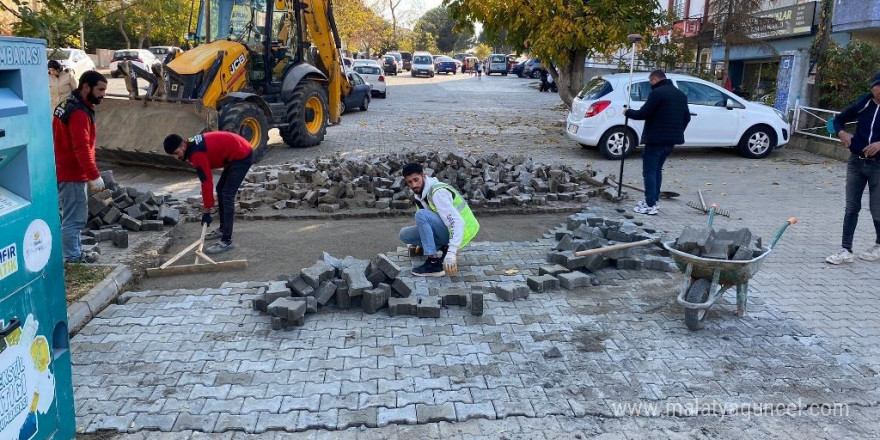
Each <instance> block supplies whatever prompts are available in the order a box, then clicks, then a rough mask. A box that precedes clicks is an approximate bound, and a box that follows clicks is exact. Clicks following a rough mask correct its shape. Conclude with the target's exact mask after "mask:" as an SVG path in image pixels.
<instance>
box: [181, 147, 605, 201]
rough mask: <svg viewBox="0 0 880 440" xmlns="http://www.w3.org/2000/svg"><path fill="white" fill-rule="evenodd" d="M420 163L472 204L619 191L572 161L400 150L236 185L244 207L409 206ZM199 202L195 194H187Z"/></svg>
mask: <svg viewBox="0 0 880 440" xmlns="http://www.w3.org/2000/svg"><path fill="white" fill-rule="evenodd" d="M410 162H417V163H420V164H423V166H424V167H425V171H426V174H427V175H429V176H433V177H436V178H438V179H440V180H441V181H443V182H446V183H449V184H451V185H452V186H454V187H456V188H457V189H458V190H459V191H461V192H462V194H463V195H464V196H465V197H466V198H467V200H468V203H469V204H470V205H471V206H474V207H487V208H502V207H514V206H516V207H528V206H541V205H547V204H548V203H554V202H576V203H584V202H586V201H587V200H588V199H589V198H590V197H597V196H602V195H604V196H605V197H607V198H613V197H614V196H615V195H616V193H615V192H614V190H613V189H612V188H610V187H608V186H606V184H605V181H606V177H607V176H606V175H604V174H597V173H596V172H595V171H593V170H582V171H576V170H574V169H573V168H571V167H568V166H559V165H543V164H540V163H535V162H534V161H532V160H531V159H529V158H524V157H522V156H511V157H503V156H500V155H498V154H493V155H489V156H483V157H473V156H464V155H460V154H455V153H449V154H439V153H395V154H386V155H376V156H368V157H344V156H342V155H338V154H337V155H333V156H331V157H329V158H322V159H317V160H312V161H307V162H295V163H291V162H287V163H283V164H280V165H263V166H256V167H254V168H253V169H252V170H251V172H250V173H249V174H248V176H247V178H246V183H245V184H244V185H243V186H242V188H241V190H240V191H239V194H238V197H239V207H240V208H242V209H245V210H247V209H256V208H259V207H265V206H272V207H273V208H274V209H278V210H282V209H296V208H316V209H317V210H318V211H319V212H328V213H332V212H336V211H339V210H341V209H345V208H350V207H361V208H375V209H381V210H408V209H411V208H412V206H413V204H412V199H411V197H412V192H411V191H410V190H409V188H408V187H407V186H406V183H405V182H404V178H403V176H401V171H402V169H403V167H404V165H406V164H407V163H410ZM190 202H191V203H193V204H194V205H195V204H198V203H200V201H199V200H198V199H197V198H193V199H192V200H190Z"/></svg>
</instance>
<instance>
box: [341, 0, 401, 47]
mask: <svg viewBox="0 0 880 440" xmlns="http://www.w3.org/2000/svg"><path fill="white" fill-rule="evenodd" d="M333 16H334V18H335V19H336V26H337V28H338V29H339V37H340V38H341V39H342V41H343V42H344V43H345V46H346V47H348V50H349V51H352V52H355V51H358V52H360V51H363V52H369V51H371V50H373V49H376V48H377V47H378V46H379V45H381V44H382V42H384V41H385V40H388V39H390V37H391V25H390V24H389V23H388V22H387V21H385V20H384V19H383V18H382V17H381V16H380V15H379V14H377V13H376V11H375V10H374V9H373V8H370V7H368V6H367V5H366V4H364V0H335V1H334V2H333Z"/></svg>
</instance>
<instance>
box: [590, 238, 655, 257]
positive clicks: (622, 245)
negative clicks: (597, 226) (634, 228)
mask: <svg viewBox="0 0 880 440" xmlns="http://www.w3.org/2000/svg"><path fill="white" fill-rule="evenodd" d="M649 244H653V245H657V246H660V248H661V249H662V248H663V243H661V242H660V238H659V237H658V238H646V239H644V240H639V241H634V242H632V243H620V244H613V245H611V246H603V247H600V248H596V249H587V250H585V251H578V252H575V253H574V256H575V257H585V256H587V255H593V254H604V253H605V252H612V251H620V250H623V249H629V248H634V247H641V246H647V245H649Z"/></svg>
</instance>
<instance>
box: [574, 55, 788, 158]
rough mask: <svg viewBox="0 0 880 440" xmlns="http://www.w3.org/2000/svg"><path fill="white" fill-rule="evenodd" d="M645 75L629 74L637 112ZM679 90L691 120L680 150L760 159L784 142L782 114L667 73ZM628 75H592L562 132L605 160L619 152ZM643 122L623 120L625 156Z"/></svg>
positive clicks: (646, 85)
mask: <svg viewBox="0 0 880 440" xmlns="http://www.w3.org/2000/svg"><path fill="white" fill-rule="evenodd" d="M648 75H649V74H648V73H646V72H643V73H636V74H633V79H632V81H633V82H632V89H631V90H632V91H631V92H630V97H631V100H632V101H631V104H630V105H631V107H632V108H633V109H639V108H641V107H642V105H644V104H645V100H646V99H647V98H648V94H649V93H651V84H650V83H649V82H648ZM666 77H667V78H668V79H670V80H672V82H673V84H675V86H676V87H678V89H679V90H681V91H682V92H684V94H685V96H687V100H688V108H689V109H690V111H691V122H690V123H689V124H688V126H687V129H686V130H685V132H684V144H683V145H682V146H684V147H737V148H738V149H739V152H740V153H741V154H742V155H743V156H745V157H748V158H753V159H760V158H763V157H766V156H767V155H769V154H770V153H771V152H772V151H773V149H774V148H776V147H779V146H782V145H785V144H787V143H788V141H789V140H790V135H791V133H790V129H789V124H788V121H787V120H786V118H785V115H784V114H783V113H782V112H780V111H779V110H776V109H774V108H773V107H768V106H766V105H764V104H761V103H758V102H749V101H746V100H744V99H742V98H740V97H738V96H736V95H734V94H733V93H730V92H728V91H727V90H725V89H723V88H721V87H718V86H717V85H715V84H712V83H710V82H707V81H703V80H702V79H699V78H696V77H693V76H689V75H680V74H667V75H666ZM628 84H629V74H628V73H618V74H614V75H607V76H597V77H594V78H593V79H591V80H590V81H588V82H587V84H586V85H585V86H584V88H583V89H582V90H581V92H580V93H579V94H578V95H577V97H576V98H575V99H574V102H572V106H571V111H570V112H569V113H568V120H567V121H566V122H567V123H566V130H565V134H566V135H567V136H568V137H569V138H570V139H572V140H574V141H575V142H577V143H579V144H581V146H584V147H594V146H598V147H599V150H600V151H601V152H602V155H604V156H605V157H606V158H608V159H620V157H621V155H622V154H623V152H624V148H625V147H624V145H625V142H624V140H625V137H624V136H625V135H624V133H625V131H624V116H623V108H624V106H625V105H626V95H625V94H624V93H626V92H627V90H628V87H627V86H628ZM644 126H645V123H644V121H635V120H630V121H629V127H630V128H629V130H628V133H629V139H630V142H629V147H628V148H626V153H627V154H629V153H630V152H631V151H632V150H633V147H634V146H635V145H638V143H639V141H640V139H641V136H642V129H643V128H644Z"/></svg>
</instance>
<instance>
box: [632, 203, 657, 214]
mask: <svg viewBox="0 0 880 440" xmlns="http://www.w3.org/2000/svg"><path fill="white" fill-rule="evenodd" d="M643 203H644V202H643ZM633 211H635V212H636V213H638V214H647V215H657V214H659V213H660V207H659V206H657V205H654V206H648V205H636V207H635V208H633Z"/></svg>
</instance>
